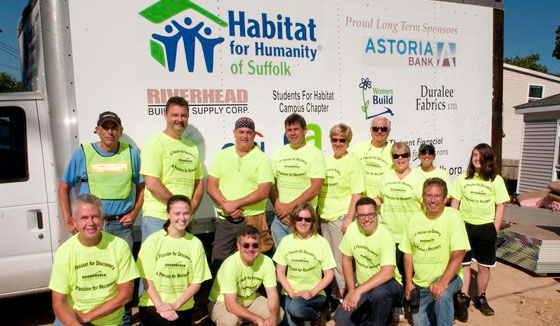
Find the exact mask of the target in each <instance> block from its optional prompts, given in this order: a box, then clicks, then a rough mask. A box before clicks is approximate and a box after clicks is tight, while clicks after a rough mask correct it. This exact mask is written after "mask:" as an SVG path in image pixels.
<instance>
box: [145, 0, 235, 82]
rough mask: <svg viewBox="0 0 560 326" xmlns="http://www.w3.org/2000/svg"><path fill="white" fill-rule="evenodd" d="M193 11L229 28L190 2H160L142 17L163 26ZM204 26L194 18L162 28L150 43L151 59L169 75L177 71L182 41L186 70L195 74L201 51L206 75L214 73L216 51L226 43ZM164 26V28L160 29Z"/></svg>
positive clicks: (176, 21)
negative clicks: (198, 51) (217, 47)
mask: <svg viewBox="0 0 560 326" xmlns="http://www.w3.org/2000/svg"><path fill="white" fill-rule="evenodd" d="M189 9H192V10H194V11H196V12H197V13H199V14H201V15H202V16H204V17H206V18H208V19H209V20H210V21H212V22H214V23H215V24H217V25H219V26H221V27H227V26H228V24H227V22H225V21H224V20H222V19H221V18H220V17H218V16H216V15H214V14H213V13H211V12H209V11H208V10H206V9H204V8H202V7H200V6H198V5H197V4H195V3H194V2H192V1H190V0H160V1H158V2H156V3H154V4H153V5H151V6H149V7H148V8H146V9H144V10H142V11H141V12H140V13H139V14H140V16H142V17H144V18H146V19H147V20H149V21H150V22H152V23H154V24H161V23H163V22H165V21H167V20H169V19H170V18H172V17H174V16H176V15H178V14H180V13H182V12H183V11H186V10H189ZM204 24H205V22H199V23H198V24H196V25H195V22H194V21H193V19H192V18H191V17H184V18H183V19H173V20H171V22H168V23H166V24H165V26H164V27H163V30H162V31H159V33H153V34H152V35H151V36H152V38H151V39H150V53H151V55H152V58H154V60H156V61H157V62H159V63H160V64H161V65H162V66H163V67H166V68H167V70H168V71H169V72H173V71H175V67H176V63H177V52H178V47H179V44H180V43H181V42H180V41H182V44H183V48H184V53H185V60H186V65H187V70H188V71H189V72H194V68H195V49H196V47H197V46H201V47H202V53H203V56H204V63H205V65H206V71H207V72H209V73H211V72H213V71H214V50H215V48H216V46H217V45H218V44H220V43H222V42H223V41H224V38H223V37H212V32H213V31H212V28H210V27H208V26H204ZM160 26H161V25H160Z"/></svg>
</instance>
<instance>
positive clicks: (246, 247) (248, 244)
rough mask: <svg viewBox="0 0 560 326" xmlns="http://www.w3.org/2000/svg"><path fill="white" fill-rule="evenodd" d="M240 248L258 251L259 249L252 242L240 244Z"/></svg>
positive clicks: (256, 244)
mask: <svg viewBox="0 0 560 326" xmlns="http://www.w3.org/2000/svg"><path fill="white" fill-rule="evenodd" d="M241 247H243V248H244V249H249V247H252V248H253V249H258V248H259V244H258V243H256V242H253V243H247V242H245V243H242V244H241Z"/></svg>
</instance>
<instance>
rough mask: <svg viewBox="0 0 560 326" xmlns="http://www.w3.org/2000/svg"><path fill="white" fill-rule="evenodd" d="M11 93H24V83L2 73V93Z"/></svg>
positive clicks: (0, 78)
mask: <svg viewBox="0 0 560 326" xmlns="http://www.w3.org/2000/svg"><path fill="white" fill-rule="evenodd" d="M9 92H23V82H21V81H17V80H16V79H15V78H14V77H12V76H11V75H9V74H7V73H5V72H3V73H0V93H9Z"/></svg>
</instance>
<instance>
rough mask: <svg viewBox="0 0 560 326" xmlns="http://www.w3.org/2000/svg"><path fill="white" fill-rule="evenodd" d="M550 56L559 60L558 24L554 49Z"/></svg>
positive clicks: (559, 26) (559, 38)
mask: <svg viewBox="0 0 560 326" xmlns="http://www.w3.org/2000/svg"><path fill="white" fill-rule="evenodd" d="M552 56H553V57H555V58H556V59H558V60H560V25H558V28H557V29H556V45H555V46H554V51H552Z"/></svg>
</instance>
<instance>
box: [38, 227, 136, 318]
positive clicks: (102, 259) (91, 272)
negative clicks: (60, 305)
mask: <svg viewBox="0 0 560 326" xmlns="http://www.w3.org/2000/svg"><path fill="white" fill-rule="evenodd" d="M101 234H102V236H101V242H99V244H98V245H97V246H94V247H86V246H83V245H82V244H81V243H80V241H79V240H78V235H77V234H76V235H74V236H72V237H71V238H70V239H68V240H66V242H64V243H63V244H62V245H61V246H60V247H59V248H58V250H57V251H56V254H55V256H54V263H53V267H52V273H51V280H50V282H49V288H50V289H51V290H53V291H56V292H58V293H62V294H66V295H67V302H68V306H70V307H71V308H72V309H75V310H78V311H81V312H84V313H87V312H89V311H92V310H94V309H95V308H97V307H99V306H101V305H102V304H103V303H105V302H107V301H109V300H110V299H112V298H114V297H115V296H116V295H117V292H118V291H117V285H118V284H123V283H126V282H128V281H132V280H134V279H135V278H137V277H138V276H139V274H138V269H137V268H136V264H134V258H133V257H132V253H131V252H130V249H129V248H128V244H126V242H125V241H124V240H122V239H121V238H118V237H115V236H114V235H111V234H109V233H107V232H104V231H101ZM123 315H124V306H123V307H120V308H119V309H117V310H115V311H113V312H112V313H110V314H108V315H106V316H103V317H101V318H99V319H96V320H93V321H92V322H91V323H92V324H94V325H120V324H121V323H122V316H123Z"/></svg>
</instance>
